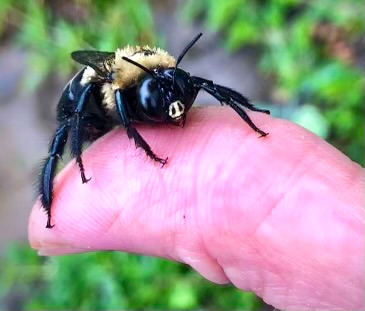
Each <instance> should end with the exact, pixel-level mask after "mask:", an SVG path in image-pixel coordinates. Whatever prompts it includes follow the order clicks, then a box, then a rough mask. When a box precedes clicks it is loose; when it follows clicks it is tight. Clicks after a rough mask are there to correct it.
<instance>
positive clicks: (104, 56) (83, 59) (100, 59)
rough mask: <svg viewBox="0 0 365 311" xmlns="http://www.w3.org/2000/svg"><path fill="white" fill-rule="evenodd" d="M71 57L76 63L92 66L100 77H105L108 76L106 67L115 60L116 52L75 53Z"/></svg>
mask: <svg viewBox="0 0 365 311" xmlns="http://www.w3.org/2000/svg"><path fill="white" fill-rule="evenodd" d="M71 57H72V59H73V60H74V61H76V62H78V63H80V64H82V65H85V66H90V67H91V68H92V69H94V70H95V71H96V72H97V73H98V74H99V75H100V76H102V77H104V76H106V75H107V74H108V71H107V68H106V66H105V64H106V62H107V61H109V60H111V59H114V57H115V53H114V52H101V51H75V52H72V53H71Z"/></svg>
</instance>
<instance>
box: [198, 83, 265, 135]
mask: <svg viewBox="0 0 365 311" xmlns="http://www.w3.org/2000/svg"><path fill="white" fill-rule="evenodd" d="M192 79H193V81H194V86H195V88H196V89H197V90H200V89H203V90H204V91H206V92H207V93H209V94H210V95H212V96H213V97H215V98H216V99H217V100H219V101H220V103H221V104H227V105H228V106H230V107H231V108H233V109H234V110H235V111H236V112H237V113H238V115H239V116H240V117H241V118H242V119H243V120H244V121H245V122H246V123H247V124H248V125H249V126H250V127H251V128H252V129H253V130H254V131H255V132H257V133H259V134H260V137H265V136H267V135H268V133H266V132H264V131H262V130H261V129H259V128H258V127H257V126H256V125H255V123H253V121H252V120H251V119H250V117H249V116H248V115H247V113H246V112H245V111H244V110H243V109H242V107H241V106H244V107H246V108H248V109H250V110H252V111H258V112H263V113H266V114H270V111H269V110H266V109H260V108H257V107H255V106H254V105H252V104H251V103H250V102H249V101H248V99H247V98H246V97H245V96H243V95H242V94H240V93H238V92H236V91H235V90H232V89H230V88H228V87H225V86H221V85H218V84H215V83H213V81H210V80H206V79H203V78H200V77H192Z"/></svg>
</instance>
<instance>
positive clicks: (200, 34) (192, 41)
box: [172, 32, 203, 86]
mask: <svg viewBox="0 0 365 311" xmlns="http://www.w3.org/2000/svg"><path fill="white" fill-rule="evenodd" d="M202 35H203V33H202V32H201V33H199V34H198V35H197V36H195V38H194V39H193V40H191V41H190V43H189V44H188V45H187V46H186V47H185V48H184V50H183V51H182V52H181V53H180V55H179V57H178V58H177V61H176V65H175V70H174V75H173V77H172V85H173V86H174V85H175V72H176V68H177V66H179V64H180V62H181V61H182V59H183V58H184V56H185V54H186V53H187V52H188V51H189V50H190V48H191V47H192V46H193V45H194V44H195V43H196V41H198V40H199V38H200V37H201V36H202Z"/></svg>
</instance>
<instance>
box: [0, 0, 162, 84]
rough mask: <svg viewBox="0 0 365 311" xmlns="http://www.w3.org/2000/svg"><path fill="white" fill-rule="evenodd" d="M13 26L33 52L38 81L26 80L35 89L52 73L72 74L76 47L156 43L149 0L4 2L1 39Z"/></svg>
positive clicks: (0, 6) (111, 47) (0, 11)
mask: <svg viewBox="0 0 365 311" xmlns="http://www.w3.org/2000/svg"><path fill="white" fill-rule="evenodd" d="M137 4H138V5H137ZM9 24H10V25H11V26H15V27H16V28H17V30H18V31H17V33H16V39H17V41H18V43H19V44H20V45H21V46H23V47H25V48H27V50H28V53H29V54H30V55H29V58H30V61H29V64H30V67H31V68H30V69H31V72H32V79H27V80H26V81H25V82H26V83H28V85H26V86H27V87H28V88H29V89H34V88H35V87H36V86H38V85H39V84H40V83H41V82H42V81H43V80H44V79H45V78H46V77H47V75H48V74H49V73H50V72H57V73H58V74H60V75H61V76H68V75H70V73H71V71H72V70H73V66H74V63H73V62H71V61H70V53H71V52H72V51H74V50H75V49H97V50H106V51H110V50H111V51H112V50H115V49H116V48H117V47H120V46H124V45H127V44H135V43H138V42H143V43H151V42H153V41H154V40H155V37H154V31H153V29H154V27H153V19H152V15H151V10H150V8H149V4H148V1H147V0H138V1H135V0H123V1H118V0H109V1H96V0H82V1H76V0H73V1H45V0H44V1H42V0H35V1H11V0H1V1H0V35H1V34H2V33H4V31H5V29H6V26H9Z"/></svg>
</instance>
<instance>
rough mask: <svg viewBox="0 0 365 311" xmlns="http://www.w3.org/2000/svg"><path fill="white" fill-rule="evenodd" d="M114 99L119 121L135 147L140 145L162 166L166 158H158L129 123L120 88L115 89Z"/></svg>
mask: <svg viewBox="0 0 365 311" xmlns="http://www.w3.org/2000/svg"><path fill="white" fill-rule="evenodd" d="M115 101H116V105H117V111H118V115H119V117H120V120H121V123H122V125H123V127H124V128H125V129H126V130H127V134H128V137H129V138H133V140H134V142H135V144H136V147H141V148H142V149H143V150H144V151H145V152H146V154H147V155H148V156H149V157H150V158H151V159H153V160H154V161H156V162H159V163H161V167H163V166H164V165H165V164H166V163H167V160H168V158H165V159H162V158H159V157H158V156H157V155H156V154H155V153H154V152H153V151H152V149H151V147H150V146H149V145H148V143H147V142H146V141H145V140H144V139H143V137H142V136H141V135H140V134H139V133H138V131H137V130H136V129H135V128H134V127H133V126H132V125H131V122H130V118H129V116H128V113H127V108H126V106H125V101H124V100H123V94H122V91H121V90H116V91H115Z"/></svg>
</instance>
